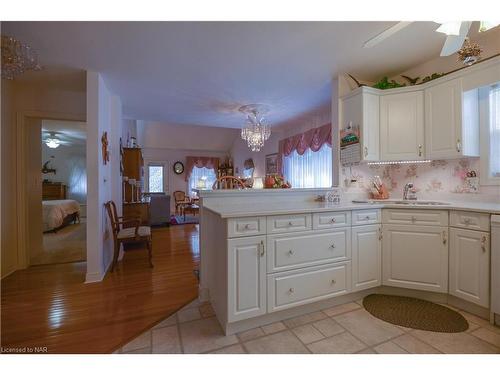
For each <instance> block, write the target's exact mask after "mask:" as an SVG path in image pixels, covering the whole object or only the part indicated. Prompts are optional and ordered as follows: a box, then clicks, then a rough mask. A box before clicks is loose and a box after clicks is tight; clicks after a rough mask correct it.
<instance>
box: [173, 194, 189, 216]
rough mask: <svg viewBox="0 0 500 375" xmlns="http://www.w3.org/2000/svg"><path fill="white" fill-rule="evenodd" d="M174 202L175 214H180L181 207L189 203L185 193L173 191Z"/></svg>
mask: <svg viewBox="0 0 500 375" xmlns="http://www.w3.org/2000/svg"><path fill="white" fill-rule="evenodd" d="M173 194H174V201H175V214H176V215H178V214H181V213H182V212H181V211H182V206H183V205H184V204H186V203H190V202H189V199H188V198H187V196H186V193H185V192H183V191H181V190H176V191H174V193H173ZM179 208H180V209H179Z"/></svg>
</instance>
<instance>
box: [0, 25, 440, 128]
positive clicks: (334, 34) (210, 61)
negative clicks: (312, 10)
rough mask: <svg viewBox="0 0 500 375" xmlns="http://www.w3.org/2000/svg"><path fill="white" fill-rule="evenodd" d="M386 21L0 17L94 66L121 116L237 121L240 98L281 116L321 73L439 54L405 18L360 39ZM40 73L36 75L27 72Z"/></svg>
mask: <svg viewBox="0 0 500 375" xmlns="http://www.w3.org/2000/svg"><path fill="white" fill-rule="evenodd" d="M394 24H395V22H2V25H1V27H2V33H5V34H8V35H11V36H14V37H16V38H19V39H21V40H22V41H24V42H28V43H30V44H31V45H32V46H33V47H34V48H35V49H36V50H37V51H39V54H40V60H41V63H42V64H43V65H45V66H47V67H52V66H63V67H70V68H75V69H86V70H93V71H98V72H101V73H102V74H103V76H104V79H105V81H106V83H107V85H108V86H109V88H110V89H111V90H112V91H113V92H114V93H116V94H118V95H119V96H120V97H121V99H122V103H123V109H124V115H125V116H126V117H129V118H134V119H143V120H156V121H163V122H169V123H177V124H197V125H210V126H222V127H235V128H238V127H240V126H241V124H242V122H243V117H242V115H241V114H240V113H238V111H237V109H238V107H239V106H240V105H242V104H247V103H264V104H267V105H269V106H270V107H271V112H270V114H269V115H268V117H267V118H268V120H269V122H270V123H272V124H277V123H282V122H284V121H287V120H289V119H290V118H293V117H295V116H297V115H299V114H301V113H304V112H307V111H311V110H313V109H315V108H318V107H321V106H324V105H325V104H326V103H328V102H329V101H330V95H331V90H330V82H331V78H332V77H334V76H335V75H337V74H338V73H342V72H348V73H352V74H353V75H355V76H356V77H359V78H361V79H365V80H372V81H374V80H377V79H379V78H381V76H383V75H391V74H395V73H399V72H401V71H404V70H406V69H408V68H410V67H412V66H414V65H417V64H419V63H421V62H424V61H427V60H429V59H431V58H434V57H437V56H438V55H439V52H440V49H441V47H442V45H443V42H444V39H445V36H444V35H443V34H440V33H436V32H434V30H435V29H436V28H437V26H438V25H437V24H435V23H433V22H415V23H413V24H411V25H410V26H408V27H407V28H405V29H403V30H402V31H400V32H399V33H397V34H396V35H393V36H392V37H390V38H389V39H386V40H385V41H384V42H383V43H381V44H379V45H377V46H375V47H373V48H371V49H364V48H362V45H363V42H365V41H366V40H368V39H369V38H371V37H373V36H375V35H377V34H378V33H380V32H381V31H383V30H385V29H386V28H388V27H390V26H392V25H394ZM34 74H39V75H41V74H43V73H34Z"/></svg>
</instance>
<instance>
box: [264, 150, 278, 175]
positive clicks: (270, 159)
mask: <svg viewBox="0 0 500 375" xmlns="http://www.w3.org/2000/svg"><path fill="white" fill-rule="evenodd" d="M270 174H278V153H276V154H268V155H266V175H270Z"/></svg>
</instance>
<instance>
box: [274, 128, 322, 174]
mask: <svg viewBox="0 0 500 375" xmlns="http://www.w3.org/2000/svg"><path fill="white" fill-rule="evenodd" d="M325 144H328V145H330V147H331V146H332V124H325V125H323V126H320V127H319V128H314V129H310V130H308V131H306V132H304V133H300V134H296V135H294V136H291V137H288V138H285V139H282V140H281V141H280V142H279V146H278V170H279V171H281V172H282V173H283V172H284V170H283V158H285V157H287V156H289V155H290V154H292V153H293V152H296V153H297V154H298V155H303V154H304V153H305V152H306V151H307V150H312V151H313V152H315V151H318V150H320V149H321V148H322V147H323V145H325Z"/></svg>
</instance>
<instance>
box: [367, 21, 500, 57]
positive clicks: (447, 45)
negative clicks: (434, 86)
mask: <svg viewBox="0 0 500 375" xmlns="http://www.w3.org/2000/svg"><path fill="white" fill-rule="evenodd" d="M412 23H413V22H412V21H402V22H398V23H397V24H395V25H394V26H391V27H389V28H388V29H386V30H384V31H382V32H381V33H380V34H378V35H376V36H374V37H373V38H371V39H369V40H367V41H366V42H365V43H364V44H363V47H364V48H370V47H373V46H375V45H377V44H379V43H380V42H382V41H383V40H385V39H387V38H389V37H390V36H392V35H394V34H396V33H397V32H398V31H400V30H402V29H404V28H405V27H407V26H409V25H410V24H412ZM436 23H438V24H440V26H439V27H438V28H437V29H436V31H437V32H440V33H443V34H446V35H447V37H446V40H445V42H444V45H443V49H442V50H441V54H440V55H441V56H449V55H451V54H453V53H455V52H457V51H458V50H459V49H460V48H461V47H462V45H463V44H464V41H465V39H466V37H467V34H468V33H469V29H470V27H471V26H472V21H451V22H436ZM498 25H500V23H496V22H491V21H480V22H479V32H484V31H487V30H489V29H492V28H494V27H497V26H498Z"/></svg>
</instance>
